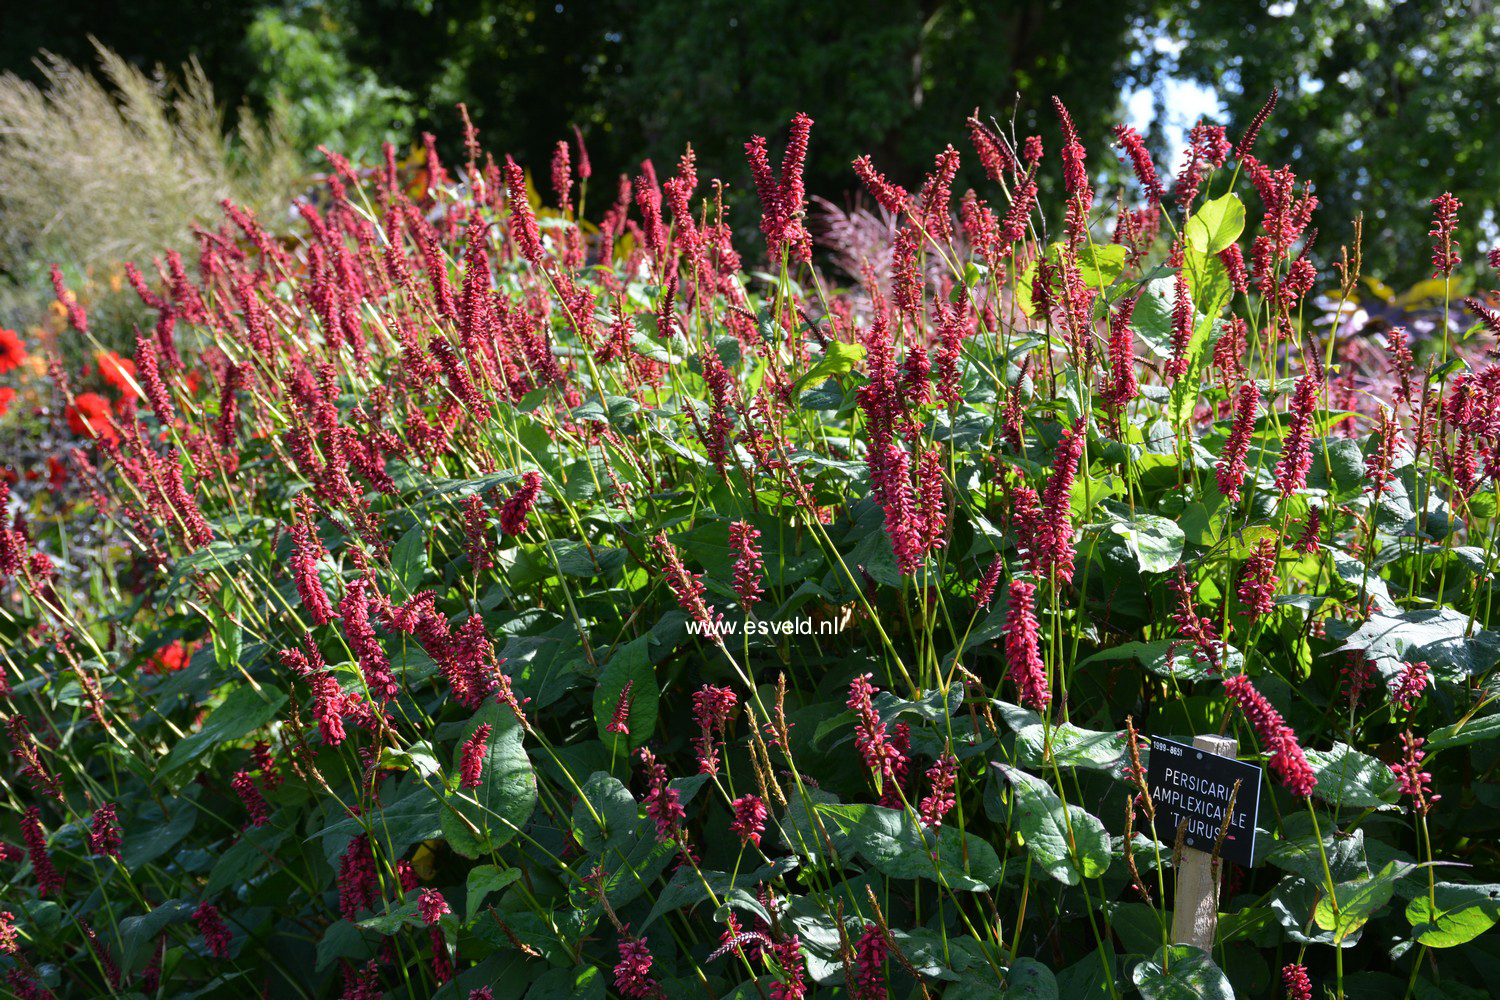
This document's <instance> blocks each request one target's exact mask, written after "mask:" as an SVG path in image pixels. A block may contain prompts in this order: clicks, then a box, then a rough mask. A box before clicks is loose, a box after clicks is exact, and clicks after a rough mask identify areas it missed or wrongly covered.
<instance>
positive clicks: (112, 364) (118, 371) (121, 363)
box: [94, 351, 137, 396]
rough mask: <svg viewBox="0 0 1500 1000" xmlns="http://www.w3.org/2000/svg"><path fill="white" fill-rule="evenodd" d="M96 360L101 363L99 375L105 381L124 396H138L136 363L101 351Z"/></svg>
mask: <svg viewBox="0 0 1500 1000" xmlns="http://www.w3.org/2000/svg"><path fill="white" fill-rule="evenodd" d="M94 358H95V360H96V361H98V362H99V375H100V377H101V378H103V379H104V381H106V382H108V383H109V384H110V385H112V386H114V387H115V390H116V391H117V392H119V393H121V394H122V395H125V396H135V395H137V393H136V382H135V362H134V361H131V360H130V359H129V358H122V357H120V356H119V355H118V354H116V353H115V352H114V351H100V352H99V353H98V354H96V355H94Z"/></svg>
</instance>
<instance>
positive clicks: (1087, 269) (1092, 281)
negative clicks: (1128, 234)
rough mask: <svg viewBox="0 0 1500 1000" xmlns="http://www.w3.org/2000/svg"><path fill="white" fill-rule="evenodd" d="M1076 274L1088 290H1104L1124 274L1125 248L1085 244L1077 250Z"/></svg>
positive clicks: (1112, 245) (1115, 245) (1114, 244)
mask: <svg viewBox="0 0 1500 1000" xmlns="http://www.w3.org/2000/svg"><path fill="white" fill-rule="evenodd" d="M1078 273H1079V276H1080V277H1082V278H1083V283H1084V284H1085V285H1087V286H1088V287H1090V288H1094V289H1104V288H1107V287H1109V286H1110V285H1112V284H1114V283H1115V281H1116V280H1117V279H1118V278H1119V277H1120V275H1122V274H1124V273H1125V247H1124V246H1123V245H1121V244H1119V243H1108V244H1105V245H1102V246H1101V245H1099V244H1096V243H1085V244H1084V245H1082V246H1080V247H1079V248H1078Z"/></svg>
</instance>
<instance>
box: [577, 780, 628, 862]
mask: <svg viewBox="0 0 1500 1000" xmlns="http://www.w3.org/2000/svg"><path fill="white" fill-rule="evenodd" d="M639 820H640V816H639V813H638V811H637V807H636V802H635V798H634V797H633V796H632V795H631V794H630V790H629V789H628V788H626V787H625V785H624V784H623V783H622V782H621V781H620V779H619V778H616V777H615V776H614V775H612V774H610V773H608V772H607V771H595V772H594V773H593V774H591V775H589V780H588V781H586V782H584V785H583V794H582V796H580V797H579V800H578V802H577V803H576V804H575V805H574V806H573V835H574V836H575V837H577V838H578V842H579V843H580V844H581V845H583V849H584V850H585V851H588V852H589V854H599V853H602V852H604V851H607V850H613V849H615V848H619V847H623V846H624V845H625V844H627V843H629V841H630V838H631V837H632V836H633V835H634V834H635V832H636V828H637V826H638V825H639Z"/></svg>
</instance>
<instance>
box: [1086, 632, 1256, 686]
mask: <svg viewBox="0 0 1500 1000" xmlns="http://www.w3.org/2000/svg"><path fill="white" fill-rule="evenodd" d="M1168 651H1171V653H1172V661H1171V662H1170V663H1168V662H1167V653H1168ZM1110 660H1134V661H1135V662H1137V663H1139V664H1140V665H1141V666H1143V667H1145V668H1146V669H1147V670H1149V671H1151V672H1152V673H1153V674H1156V675H1158V676H1160V677H1172V678H1176V679H1177V680H1180V681H1198V680H1203V679H1205V678H1207V677H1210V676H1212V675H1211V674H1210V672H1209V669H1208V665H1207V664H1206V663H1200V662H1198V661H1197V660H1196V659H1194V657H1193V651H1192V648H1191V647H1186V646H1184V645H1183V644H1182V643H1181V642H1179V641H1176V640H1172V639H1159V640H1157V641H1155V642H1126V643H1121V644H1120V645H1118V646H1111V647H1110V648H1109V649H1103V650H1100V651H1099V652H1097V653H1095V654H1094V655H1092V656H1089V657H1086V658H1084V659H1083V660H1080V661H1079V663H1078V666H1079V667H1083V666H1086V665H1087V664H1090V663H1101V662H1108V661H1110ZM1243 662H1244V656H1243V655H1242V654H1241V653H1240V651H1239V650H1237V649H1235V648H1234V647H1233V646H1226V647H1224V662H1223V663H1222V664H1220V666H1221V667H1227V668H1229V669H1230V670H1234V669H1237V668H1238V666H1239V665H1240V664H1242V663H1243Z"/></svg>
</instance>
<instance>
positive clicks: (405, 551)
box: [391, 524, 427, 594]
mask: <svg viewBox="0 0 1500 1000" xmlns="http://www.w3.org/2000/svg"><path fill="white" fill-rule="evenodd" d="M391 571H392V572H393V573H395V574H396V582H397V583H399V584H400V585H401V588H402V589H403V590H405V591H406V592H407V593H408V594H415V593H416V592H417V588H418V587H420V586H421V585H422V575H423V574H424V573H426V572H427V537H426V533H425V532H424V531H423V530H422V525H420V524H414V525H412V527H411V530H409V531H408V532H407V533H406V534H404V535H402V536H401V540H400V541H399V542H397V543H396V547H395V548H393V549H391Z"/></svg>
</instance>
